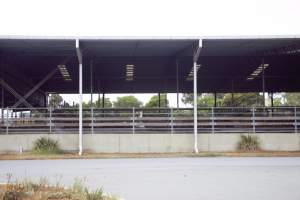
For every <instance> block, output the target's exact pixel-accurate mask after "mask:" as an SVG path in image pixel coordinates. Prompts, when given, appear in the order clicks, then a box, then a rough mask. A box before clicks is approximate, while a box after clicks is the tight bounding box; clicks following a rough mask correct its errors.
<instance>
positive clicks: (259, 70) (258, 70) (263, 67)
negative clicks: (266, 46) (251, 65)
mask: <svg viewBox="0 0 300 200" xmlns="http://www.w3.org/2000/svg"><path fill="white" fill-rule="evenodd" d="M268 67H269V64H261V65H259V66H258V67H257V68H256V69H255V70H254V71H253V72H252V73H251V74H250V75H249V76H248V77H247V81H252V80H254V79H255V78H256V77H258V76H259V75H260V74H261V73H262V71H263V70H266V69H267V68H268Z"/></svg>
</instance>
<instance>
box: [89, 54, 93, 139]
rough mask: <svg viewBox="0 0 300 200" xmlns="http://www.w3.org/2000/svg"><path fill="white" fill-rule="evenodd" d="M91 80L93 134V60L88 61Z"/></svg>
mask: <svg viewBox="0 0 300 200" xmlns="http://www.w3.org/2000/svg"><path fill="white" fill-rule="evenodd" d="M90 72H91V74H90V79H91V87H90V88H91V132H92V134H94V104H93V60H91V61H90Z"/></svg>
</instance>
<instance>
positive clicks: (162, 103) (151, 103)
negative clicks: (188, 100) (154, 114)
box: [145, 94, 169, 108]
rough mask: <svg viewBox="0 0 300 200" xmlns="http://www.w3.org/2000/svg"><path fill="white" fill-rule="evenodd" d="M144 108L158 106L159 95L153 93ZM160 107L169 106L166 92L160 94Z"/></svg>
mask: <svg viewBox="0 0 300 200" xmlns="http://www.w3.org/2000/svg"><path fill="white" fill-rule="evenodd" d="M145 107H146V108H158V107H159V96H158V95H154V96H152V97H151V99H150V100H149V101H148V102H147V103H146V105H145ZM160 107H169V100H168V99H167V94H161V95H160Z"/></svg>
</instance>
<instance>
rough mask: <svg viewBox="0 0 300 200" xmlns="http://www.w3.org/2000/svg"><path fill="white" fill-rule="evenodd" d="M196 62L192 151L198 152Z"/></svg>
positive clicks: (195, 68) (195, 66)
mask: <svg viewBox="0 0 300 200" xmlns="http://www.w3.org/2000/svg"><path fill="white" fill-rule="evenodd" d="M197 97H198V93H197V63H196V62H195V61H194V152H195V153H198V152H199V151H198V112H197V99H198V98H197Z"/></svg>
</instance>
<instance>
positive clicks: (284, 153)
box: [0, 151, 300, 160]
mask: <svg viewBox="0 0 300 200" xmlns="http://www.w3.org/2000/svg"><path fill="white" fill-rule="evenodd" d="M173 157H174V158H177V157H300V151H256V152H242V151H239V152H200V153H198V154H195V153H90V152H87V153H84V154H83V155H81V156H79V155H78V154H77V153H63V154H47V155H37V154H33V153H30V152H25V153H22V154H17V153H7V154H0V160H48V159H50V160H52V159H108V158H173Z"/></svg>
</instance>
